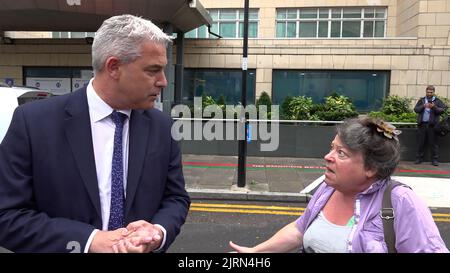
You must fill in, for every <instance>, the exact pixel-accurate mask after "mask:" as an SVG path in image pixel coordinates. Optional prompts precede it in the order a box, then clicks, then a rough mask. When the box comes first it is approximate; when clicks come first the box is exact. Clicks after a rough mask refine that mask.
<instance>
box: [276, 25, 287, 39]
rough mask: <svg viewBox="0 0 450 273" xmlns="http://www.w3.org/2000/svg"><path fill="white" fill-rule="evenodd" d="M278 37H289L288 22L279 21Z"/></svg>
mask: <svg viewBox="0 0 450 273" xmlns="http://www.w3.org/2000/svg"><path fill="white" fill-rule="evenodd" d="M277 37H287V36H286V23H280V22H277Z"/></svg>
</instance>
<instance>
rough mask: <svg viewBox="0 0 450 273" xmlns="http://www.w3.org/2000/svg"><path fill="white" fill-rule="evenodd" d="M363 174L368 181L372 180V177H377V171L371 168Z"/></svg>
mask: <svg viewBox="0 0 450 273" xmlns="http://www.w3.org/2000/svg"><path fill="white" fill-rule="evenodd" d="M365 173H366V176H367V178H369V179H370V178H373V177H375V176H376V175H377V171H376V170H375V169H373V168H370V169H366V170H365Z"/></svg>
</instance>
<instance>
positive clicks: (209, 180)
mask: <svg viewBox="0 0 450 273" xmlns="http://www.w3.org/2000/svg"><path fill="white" fill-rule="evenodd" d="M182 161H183V172H184V177H185V180H186V188H187V190H188V192H189V194H190V196H191V198H192V199H204V200H207V199H226V200H248V201H264V200H267V201H276V202H300V203H306V202H308V200H309V198H310V197H311V195H312V194H313V192H314V190H315V189H316V188H317V186H318V185H319V184H320V182H321V181H323V178H321V176H322V175H323V173H324V168H325V167H324V166H325V161H324V160H323V159H321V158H286V157H247V160H246V163H247V164H246V181H245V182H246V183H245V187H238V186H237V179H238V178H237V164H238V157H237V156H216V155H194V154H184V155H183V158H182ZM393 178H394V179H396V180H398V181H400V182H402V183H405V184H407V185H409V186H410V187H411V188H412V189H413V190H414V191H415V192H416V193H417V194H418V195H419V196H420V197H422V198H423V199H424V200H425V202H426V204H427V205H428V206H429V207H437V208H450V163H440V164H439V166H437V167H436V166H432V165H431V163H430V162H423V163H422V164H420V165H416V164H414V162H409V161H402V162H400V164H399V166H398V168H397V170H396V172H395V173H394V175H393Z"/></svg>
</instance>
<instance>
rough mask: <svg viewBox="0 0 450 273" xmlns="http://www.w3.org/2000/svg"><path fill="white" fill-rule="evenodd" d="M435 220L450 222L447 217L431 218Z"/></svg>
mask: <svg viewBox="0 0 450 273" xmlns="http://www.w3.org/2000/svg"><path fill="white" fill-rule="evenodd" d="M433 220H434V221H435V222H450V219H449V218H433Z"/></svg>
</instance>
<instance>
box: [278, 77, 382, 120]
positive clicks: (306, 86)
mask: <svg viewBox="0 0 450 273" xmlns="http://www.w3.org/2000/svg"><path fill="white" fill-rule="evenodd" d="M389 77H390V72H389V71H342V70H273V88H272V90H273V91H272V96H273V102H274V104H280V105H281V104H282V103H283V101H284V99H285V98H286V97H287V96H307V97H311V98H312V99H313V101H314V102H315V103H322V102H324V98H325V97H327V96H329V95H331V94H332V93H334V92H336V93H337V94H339V95H344V96H347V97H349V98H350V99H351V100H352V102H353V104H354V105H355V107H356V110H357V111H359V112H368V111H372V110H378V109H379V108H380V107H381V103H382V100H383V98H385V97H386V96H387V94H388V93H389V92H388V88H389Z"/></svg>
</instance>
